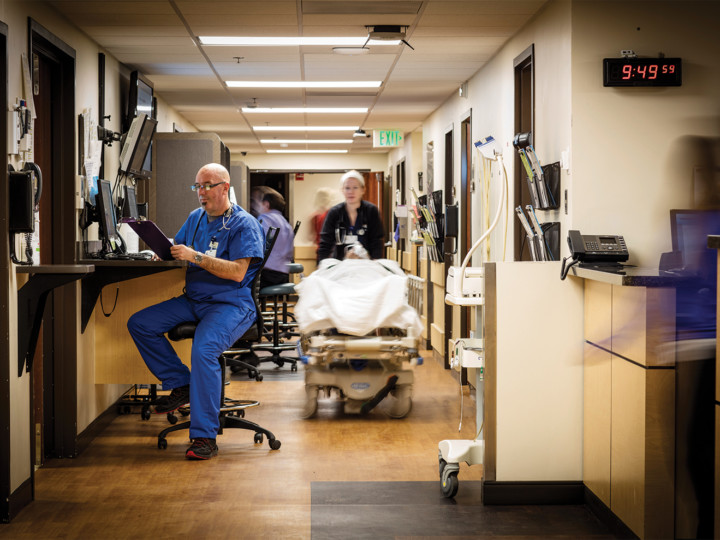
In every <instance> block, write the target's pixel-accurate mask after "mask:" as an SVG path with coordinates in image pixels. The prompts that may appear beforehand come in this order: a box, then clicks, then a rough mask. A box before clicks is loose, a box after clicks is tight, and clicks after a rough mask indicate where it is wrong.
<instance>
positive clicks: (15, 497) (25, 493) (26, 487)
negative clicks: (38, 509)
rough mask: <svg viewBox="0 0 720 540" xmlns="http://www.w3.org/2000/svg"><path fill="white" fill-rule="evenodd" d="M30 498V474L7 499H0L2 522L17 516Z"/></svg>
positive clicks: (30, 500)
mask: <svg viewBox="0 0 720 540" xmlns="http://www.w3.org/2000/svg"><path fill="white" fill-rule="evenodd" d="M32 500H33V480H32V476H31V477H30V478H28V479H27V480H25V481H24V482H23V483H22V484H20V487H18V488H17V489H16V490H15V491H13V492H12V493H11V494H10V497H8V499H7V500H4V501H0V514H2V522H3V523H10V520H12V519H13V518H14V517H15V516H17V515H18V512H20V510H22V509H23V508H25V507H26V506H27V505H28V504H30V503H31V502H32ZM0 530H1V529H0Z"/></svg>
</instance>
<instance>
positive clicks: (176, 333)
mask: <svg viewBox="0 0 720 540" xmlns="http://www.w3.org/2000/svg"><path fill="white" fill-rule="evenodd" d="M195 329H197V323H196V322H195V321H187V322H181V323H180V324H178V325H177V326H175V327H173V328H171V329H170V331H169V332H168V333H167V334H168V337H169V338H170V339H171V340H172V341H182V340H183V339H192V338H194V337H195Z"/></svg>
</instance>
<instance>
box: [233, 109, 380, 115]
mask: <svg viewBox="0 0 720 540" xmlns="http://www.w3.org/2000/svg"><path fill="white" fill-rule="evenodd" d="M367 110H368V108H367V107H254V108H253V107H243V108H242V112H244V113H286V114H288V113H300V114H303V113H346V114H348V113H350V114H352V113H357V114H361V113H366V112H367Z"/></svg>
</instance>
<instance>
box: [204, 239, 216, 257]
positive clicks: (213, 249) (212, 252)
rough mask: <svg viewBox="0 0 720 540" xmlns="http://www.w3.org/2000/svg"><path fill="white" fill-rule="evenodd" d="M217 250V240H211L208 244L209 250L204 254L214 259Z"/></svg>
mask: <svg viewBox="0 0 720 540" xmlns="http://www.w3.org/2000/svg"><path fill="white" fill-rule="evenodd" d="M217 248H218V243H217V240H212V241H211V242H210V249H208V250H207V251H206V252H205V255H207V256H208V257H215V256H216V254H217Z"/></svg>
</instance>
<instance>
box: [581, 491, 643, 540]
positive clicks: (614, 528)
mask: <svg viewBox="0 0 720 540" xmlns="http://www.w3.org/2000/svg"><path fill="white" fill-rule="evenodd" d="M583 495H584V499H585V504H586V505H587V507H588V508H589V509H590V511H591V512H592V513H593V514H594V515H595V517H596V518H598V519H599V520H600V521H601V522H602V523H603V525H605V526H606V527H607V528H608V529H610V532H612V533H613V535H615V536H617V537H618V538H637V535H636V534H635V533H634V532H632V530H630V528H629V527H628V526H627V525H625V523H623V521H622V520H621V519H620V518H619V517H617V516H616V515H615V514H614V513H613V511H612V510H610V509H609V508H608V507H607V506H606V505H605V503H604V502H602V501H601V500H600V499H599V498H598V496H597V495H595V494H594V493H593V492H592V491H590V490H589V489H588V488H587V487H586V486H584V493H583Z"/></svg>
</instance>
